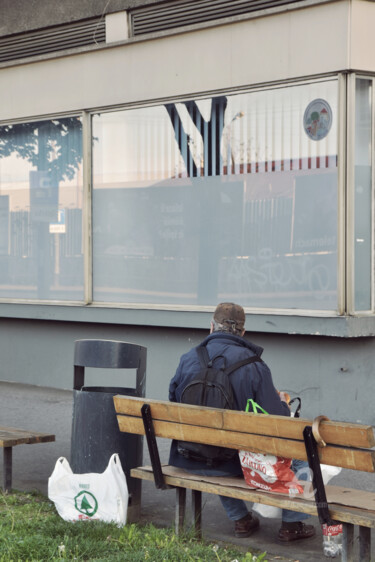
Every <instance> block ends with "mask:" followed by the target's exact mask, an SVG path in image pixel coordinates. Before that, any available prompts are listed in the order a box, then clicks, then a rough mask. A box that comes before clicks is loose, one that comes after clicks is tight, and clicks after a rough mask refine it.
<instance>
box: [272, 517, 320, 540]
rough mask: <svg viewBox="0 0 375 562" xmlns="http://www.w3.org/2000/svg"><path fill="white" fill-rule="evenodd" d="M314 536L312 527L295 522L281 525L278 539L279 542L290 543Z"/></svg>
mask: <svg viewBox="0 0 375 562" xmlns="http://www.w3.org/2000/svg"><path fill="white" fill-rule="evenodd" d="M314 536H315V528H314V527H313V526H312V525H305V523H302V521H296V522H295V523H282V527H281V529H280V530H279V534H278V539H279V541H280V542H291V541H299V540H302V539H309V538H310V537H314Z"/></svg>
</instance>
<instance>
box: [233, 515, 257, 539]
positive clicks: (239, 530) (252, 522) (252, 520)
mask: <svg viewBox="0 0 375 562" xmlns="http://www.w3.org/2000/svg"><path fill="white" fill-rule="evenodd" d="M258 527H259V519H258V517H256V516H255V515H252V514H251V513H248V514H247V515H245V517H242V519H238V520H237V521H235V522H234V535H235V536H236V537H238V538H246V537H250V535H251V534H252V533H253V532H254V531H256V529H258Z"/></svg>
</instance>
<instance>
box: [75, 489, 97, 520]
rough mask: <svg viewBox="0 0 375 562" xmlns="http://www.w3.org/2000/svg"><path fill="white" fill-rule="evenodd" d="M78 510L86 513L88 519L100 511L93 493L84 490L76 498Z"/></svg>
mask: <svg viewBox="0 0 375 562" xmlns="http://www.w3.org/2000/svg"><path fill="white" fill-rule="evenodd" d="M74 505H75V507H76V510H77V511H79V512H80V513H84V514H85V515H87V516H88V517H92V516H93V515H95V513H96V512H97V511H98V502H97V500H96V497H95V496H94V494H92V493H91V492H87V491H86V490H83V491H82V492H80V493H79V494H77V495H76V497H75V498H74Z"/></svg>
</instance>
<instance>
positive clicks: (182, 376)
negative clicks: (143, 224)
mask: <svg viewBox="0 0 375 562" xmlns="http://www.w3.org/2000/svg"><path fill="white" fill-rule="evenodd" d="M244 326H245V312H244V310H243V308H242V307H241V306H239V305H237V304H234V303H221V304H219V305H218V306H217V307H216V310H215V312H214V316H213V319H212V321H211V330H210V335H209V336H208V337H207V338H205V340H204V341H203V342H202V343H201V344H200V346H198V347H195V348H193V349H191V350H190V351H189V352H188V353H186V354H184V355H183V356H182V357H181V359H180V363H179V366H178V368H177V371H176V374H175V376H174V377H173V378H172V380H171V382H170V385H169V400H170V401H172V402H188V403H195V404H197V405H210V404H202V403H201V402H199V400H197V401H196V402H191V401H188V400H187V399H185V395H184V391H185V392H186V390H187V388H188V387H189V388H190V389H192V388H193V384H190V383H192V382H193V383H195V381H196V378H197V375H199V374H200V372H202V367H203V365H206V366H207V365H208V363H207V360H206V363H205V364H204V363H203V361H204V358H205V357H206V359H208V360H209V364H210V366H212V365H214V367H215V368H216V369H219V370H220V369H222V370H224V372H225V369H228V367H230V366H233V365H235V364H236V363H239V362H242V360H243V362H244V363H247V364H243V365H241V366H239V367H236V368H235V370H233V371H232V372H231V373H230V374H229V375H228V377H229V379H230V383H231V387H232V390H233V395H234V396H233V398H234V402H233V405H232V406H231V408H230V409H234V410H240V411H244V410H245V408H246V403H247V400H248V399H249V398H252V399H253V400H254V401H256V402H257V403H258V404H259V405H260V406H261V407H262V408H263V409H264V410H265V411H266V412H268V413H269V414H274V415H282V416H290V410H289V406H288V404H287V401H286V395H285V394H284V393H283V392H280V393H279V392H278V391H277V390H276V388H275V387H274V384H273V381H272V375H271V371H270V369H269V368H268V367H267V365H266V364H265V363H264V362H263V361H262V360H261V358H260V357H261V354H262V352H263V349H262V348H261V347H259V346H257V345H255V344H253V343H251V342H250V341H248V340H246V339H245V338H244V334H245V328H244ZM199 348H203V349H204V350H205V349H206V350H207V353H208V356H207V355H206V356H205V355H204V354H205V353H206V352H204V353H203V351H202V349H199ZM202 355H203V358H202ZM246 360H247V361H246ZM250 361H251V362H250ZM203 368H204V367H203ZM221 372H223V371H221ZM194 377H195V380H194ZM224 379H225V377H224ZM189 385H190V386H189ZM190 396H191V395H190ZM193 396H194V390H193ZM217 407H223V406H217ZM184 444H185V442H182V443H180V442H177V441H172V445H171V451H170V458H169V464H171V465H173V466H176V467H179V468H183V469H185V470H187V471H189V472H192V473H194V474H198V475H201V476H242V469H241V465H240V461H239V457H238V453H237V451H235V450H230V451H231V453H230V458H223V459H222V460H219V461H216V462H213V461H212V460H207V459H205V458H204V456H202V455H199V454H195V453H189V451H187V450H186V448H185V447H184ZM188 445H189V444H188ZM198 447H202V445H199V446H198ZM206 447H209V446H206ZM306 466H307V463H306V462H304V461H293V464H292V469H293V470H294V472H297V470H298V469H299V468H302V467H303V468H305V467H306ZM304 472H305V479H306V471H304ZM301 479H302V478H301ZM219 497H220V500H221V502H222V505H223V507H224V509H225V511H226V513H227V515H228V517H229V519H231V520H232V521H234V524H235V527H234V533H235V536H236V537H249V536H250V535H251V534H252V533H253V532H254V531H255V530H256V529H258V527H259V519H258V517H256V516H255V515H254V514H253V513H251V512H249V511H248V509H247V507H246V504H245V502H244V501H242V500H240V499H236V498H230V497H226V496H219ZM308 517H309V515H307V514H302V513H297V512H295V511H289V510H286V509H283V511H282V525H281V528H280V529H279V532H278V539H279V541H281V542H290V541H294V540H300V539H306V538H310V537H313V536H314V535H315V529H314V527H313V526H312V525H306V524H305V523H303V522H302V520H303V519H306V518H308Z"/></svg>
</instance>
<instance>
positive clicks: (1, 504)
mask: <svg viewBox="0 0 375 562" xmlns="http://www.w3.org/2000/svg"><path fill="white" fill-rule="evenodd" d="M64 559H65V560H85V561H92V562H95V561H100V560H112V561H117V560H118V561H120V560H121V561H124V560H126V561H128V560H129V561H132V562H138V561H139V562H140V561H143V560H148V561H149V562H185V561H186V562H187V561H189V562H191V561H197V562H198V561H202V562H210V561H215V562H234V561H236V562H237V561H238V562H261V561H262V562H266V558H265V553H263V554H260V555H258V554H252V553H250V552H247V553H246V554H244V553H243V552H242V551H239V550H237V549H235V548H234V547H223V546H218V545H215V544H210V543H208V542H205V541H198V540H196V539H194V537H193V536H189V535H186V536H182V537H177V536H176V535H175V534H174V532H173V530H171V529H158V528H156V527H154V526H153V525H146V526H141V525H135V524H129V525H126V526H125V527H122V528H118V527H117V526H116V525H113V524H107V523H101V522H99V521H81V522H77V523H68V522H66V521H63V519H61V517H60V516H59V515H58V514H57V512H56V510H55V507H54V505H53V503H52V502H50V501H49V500H48V498H46V497H45V496H43V495H41V494H39V493H36V492H35V493H34V492H31V493H24V492H17V491H14V492H12V493H11V494H4V493H3V492H0V562H19V561H24V562H46V561H49V560H64Z"/></svg>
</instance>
